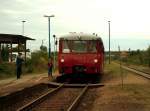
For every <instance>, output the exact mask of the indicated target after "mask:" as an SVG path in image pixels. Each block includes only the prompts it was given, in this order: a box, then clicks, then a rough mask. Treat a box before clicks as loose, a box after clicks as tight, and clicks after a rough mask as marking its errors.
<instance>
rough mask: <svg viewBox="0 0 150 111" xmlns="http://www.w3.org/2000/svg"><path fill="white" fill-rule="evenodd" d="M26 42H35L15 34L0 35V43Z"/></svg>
mask: <svg viewBox="0 0 150 111" xmlns="http://www.w3.org/2000/svg"><path fill="white" fill-rule="evenodd" d="M26 40H35V39H32V38H30V37H27V36H22V35H15V34H0V43H13V44H17V43H25V41H26Z"/></svg>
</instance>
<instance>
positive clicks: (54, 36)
mask: <svg viewBox="0 0 150 111" xmlns="http://www.w3.org/2000/svg"><path fill="white" fill-rule="evenodd" d="M53 38H54V70H55V60H56V59H55V38H56V35H53Z"/></svg>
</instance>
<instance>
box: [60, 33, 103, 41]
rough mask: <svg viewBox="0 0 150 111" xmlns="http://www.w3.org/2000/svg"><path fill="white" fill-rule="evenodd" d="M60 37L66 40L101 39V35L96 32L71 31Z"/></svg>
mask: <svg viewBox="0 0 150 111" xmlns="http://www.w3.org/2000/svg"><path fill="white" fill-rule="evenodd" d="M60 39H64V40H101V37H100V36H97V35H95V34H85V33H70V34H67V35H63V36H61V37H60Z"/></svg>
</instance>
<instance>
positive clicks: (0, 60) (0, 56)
mask: <svg viewBox="0 0 150 111" xmlns="http://www.w3.org/2000/svg"><path fill="white" fill-rule="evenodd" d="M1 51H2V50H1V43H0V63H1V62H2V55H1Z"/></svg>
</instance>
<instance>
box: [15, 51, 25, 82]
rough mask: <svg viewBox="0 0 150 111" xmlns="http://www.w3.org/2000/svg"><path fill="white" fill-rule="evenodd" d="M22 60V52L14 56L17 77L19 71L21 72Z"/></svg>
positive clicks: (19, 74)
mask: <svg viewBox="0 0 150 111" xmlns="http://www.w3.org/2000/svg"><path fill="white" fill-rule="evenodd" d="M23 61H24V60H23V59H22V53H18V56H17V58H16V74H17V79H19V78H20V76H21V73H22V62H23Z"/></svg>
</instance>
